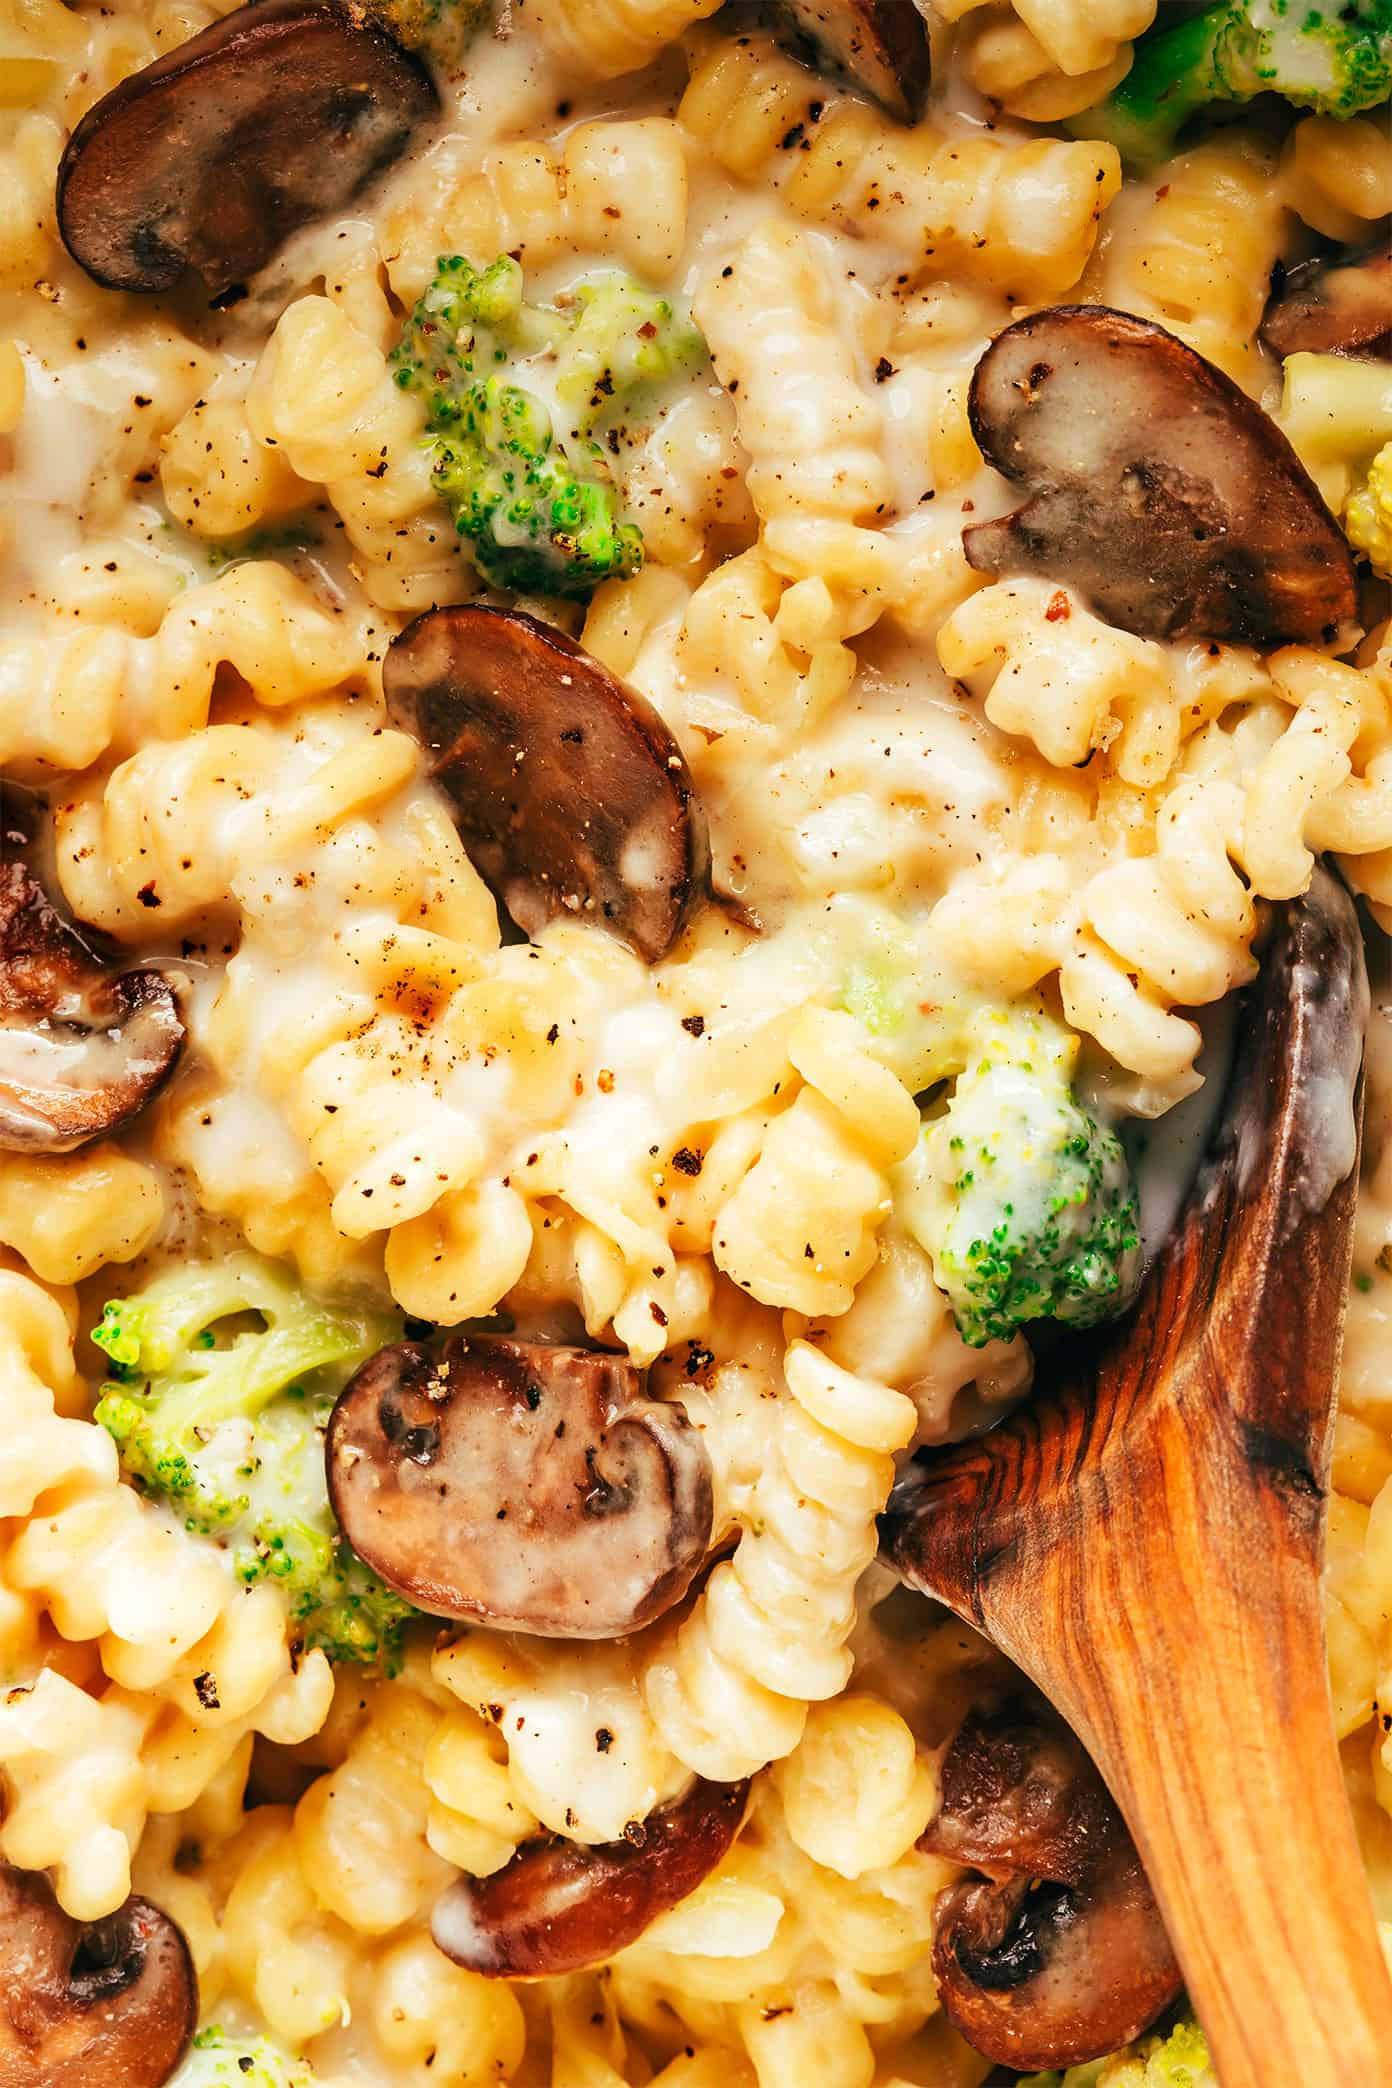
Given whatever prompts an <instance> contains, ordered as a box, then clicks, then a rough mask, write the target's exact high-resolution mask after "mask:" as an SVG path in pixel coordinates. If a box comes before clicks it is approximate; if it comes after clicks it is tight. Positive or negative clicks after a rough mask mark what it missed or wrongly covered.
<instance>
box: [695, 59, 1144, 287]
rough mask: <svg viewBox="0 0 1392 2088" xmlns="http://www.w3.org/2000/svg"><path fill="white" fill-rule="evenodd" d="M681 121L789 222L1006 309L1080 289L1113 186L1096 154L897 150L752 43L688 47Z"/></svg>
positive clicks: (1038, 142) (921, 138) (936, 146)
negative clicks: (878, 243)
mask: <svg viewBox="0 0 1392 2088" xmlns="http://www.w3.org/2000/svg"><path fill="white" fill-rule="evenodd" d="M694 55H695V61H696V62H695V65H694V68H693V71H692V76H691V84H690V86H689V87H688V89H687V92H686V95H685V98H684V99H683V101H682V105H681V111H680V114H681V120H682V122H683V123H684V124H685V125H686V127H687V128H688V130H690V131H692V132H693V133H694V134H695V135H696V137H698V138H699V139H700V140H701V142H702V144H704V145H705V146H706V148H707V149H708V150H709V151H710V152H711V153H712V154H713V155H714V157H715V158H716V159H717V160H718V162H719V164H720V165H721V166H722V167H724V168H726V169H727V170H728V171H729V172H730V173H732V174H734V175H737V176H738V177H739V178H740V179H741V180H744V181H763V182H766V183H769V182H772V183H776V185H777V187H778V192H779V195H780V198H781V199H782V200H783V201H784V202H785V203H786V205H787V207H789V208H790V209H791V210H792V211H793V212H794V214H795V215H796V216H798V217H801V218H807V219H810V220H811V221H812V222H814V223H834V224H844V225H846V226H847V227H848V228H850V229H852V230H854V231H857V232H860V233H862V234H865V235H873V237H874V238H876V239H882V240H884V241H886V242H887V243H888V244H889V245H890V246H891V247H892V249H893V250H894V251H895V253H896V254H897V255H898V256H899V257H900V258H901V260H902V262H903V263H904V265H906V266H908V267H909V268H911V269H913V270H915V271H921V272H922V273H923V274H924V275H926V276H957V277H959V278H961V277H965V279H966V280H967V281H969V282H980V283H983V284H986V285H988V286H989V287H991V288H993V289H1001V290H1006V291H1008V292H1009V293H1010V294H1011V295H1012V297H1014V298H1015V299H1017V300H1020V299H1028V300H1032V301H1041V302H1042V301H1044V300H1047V299H1048V298H1049V297H1051V296H1061V295H1062V293H1063V292H1064V291H1065V290H1068V289H1070V288H1071V287H1072V286H1073V284H1075V283H1076V282H1077V281H1078V279H1079V277H1080V276H1081V275H1082V273H1083V270H1084V268H1085V267H1086V265H1087V262H1088V258H1089V256H1090V254H1091V252H1092V248H1093V243H1094V241H1095V239H1096V237H1097V227H1098V222H1099V219H1100V216H1101V213H1102V212H1103V210H1105V209H1106V207H1107V205H1108V203H1110V202H1111V200H1112V198H1113V197H1114V196H1115V194H1116V192H1117V189H1118V187H1119V185H1120V168H1119V165H1118V162H1117V158H1116V154H1115V151H1114V149H1113V148H1112V147H1111V146H1109V145H1090V144H1068V143H1065V142H1063V141H1062V140H1058V139H1045V138H1039V139H1034V140H1030V141H1028V142H1026V143H1024V144H1019V145H1000V144H996V143H995V142H994V141H992V140H990V139H987V138H985V137H971V138H961V137H957V138H951V139H948V138H940V137H936V136H934V135H933V133H932V131H931V130H926V129H925V130H922V131H919V132H916V133H914V135H913V136H912V137H911V138H910V139H908V140H906V141H903V142H901V140H900V137H899V136H898V134H896V133H895V132H894V131H893V129H892V128H891V126H890V125H889V124H887V123H886V122H885V121H884V119H882V118H880V117H879V116H877V115H875V114H874V113H873V112H872V111H870V110H869V109H867V108H866V107H865V106H864V104H862V103H858V102H853V101H847V100H844V99H840V98H838V97H836V96H828V95H827V94H826V92H825V90H824V89H822V88H820V87H818V86H816V85H814V84H813V83H811V82H809V80H808V77H807V74H806V72H805V71H804V70H803V69H802V68H800V67H799V66H798V65H796V64H795V63H794V62H793V61H792V60H790V59H787V58H785V57H784V56H783V55H782V53H781V52H779V51H778V50H776V49H775V48H774V46H773V45H771V44H769V43H767V42H765V41H763V40H762V39H760V38H758V37H754V36H750V37H740V38H738V39H735V40H733V41H731V40H728V39H727V40H724V41H713V42H711V43H710V44H709V45H706V46H704V47H702V46H700V45H697V46H696V47H695V54H694Z"/></svg>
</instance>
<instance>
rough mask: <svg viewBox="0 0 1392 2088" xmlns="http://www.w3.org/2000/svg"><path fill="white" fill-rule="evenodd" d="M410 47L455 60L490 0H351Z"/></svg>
mask: <svg viewBox="0 0 1392 2088" xmlns="http://www.w3.org/2000/svg"><path fill="white" fill-rule="evenodd" d="M350 5H351V6H352V8H353V10H354V11H355V12H356V11H358V10H360V11H361V12H362V13H363V14H364V15H365V16H366V17H367V19H368V20H369V21H373V22H378V23H380V24H381V26H382V28H383V29H385V30H386V31H387V32H388V34H389V35H391V36H394V37H395V38H396V40H397V42H398V43H399V44H405V46H406V48H407V50H408V51H424V52H425V53H426V55H427V56H428V57H431V58H433V59H435V60H436V61H437V63H439V64H441V65H450V64H452V63H453V62H454V61H455V60H456V59H457V58H459V56H460V55H461V53H462V52H463V50H464V46H465V45H466V44H467V43H468V41H469V38H470V37H471V36H472V35H473V33H474V31H475V29H477V28H478V25H479V23H480V22H481V21H482V20H483V17H484V15H485V14H486V13H487V11H488V6H489V0H350Z"/></svg>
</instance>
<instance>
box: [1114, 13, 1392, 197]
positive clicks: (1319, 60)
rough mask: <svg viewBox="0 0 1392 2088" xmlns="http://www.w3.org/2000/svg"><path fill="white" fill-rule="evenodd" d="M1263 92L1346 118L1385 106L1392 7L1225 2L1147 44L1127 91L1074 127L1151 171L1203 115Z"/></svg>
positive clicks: (1390, 79) (1391, 71) (1390, 85)
mask: <svg viewBox="0 0 1392 2088" xmlns="http://www.w3.org/2000/svg"><path fill="white" fill-rule="evenodd" d="M1258 94H1280V95H1283V96H1284V97H1285V99H1286V100H1287V101H1290V102H1294V103H1296V104H1297V106H1298V107H1300V108H1302V109H1317V110H1318V111H1319V112H1320V113H1321V114H1322V115H1325V116H1339V117H1348V116H1356V115H1358V114H1359V112H1360V111H1361V110H1363V109H1371V108H1373V107H1375V106H1376V104H1377V103H1378V102H1382V101H1386V99H1387V97H1388V95H1389V94H1392V0H1223V4H1222V5H1221V6H1218V7H1212V8H1208V9H1206V10H1205V11H1204V12H1203V13H1202V14H1199V15H1194V16H1191V17H1189V18H1188V19H1187V20H1184V21H1180V22H1178V23H1176V24H1174V25H1173V26H1172V27H1162V28H1158V29H1153V30H1151V32H1150V33H1149V35H1147V36H1143V37H1142V38H1141V40H1140V42H1139V43H1138V44H1137V45H1136V55H1135V61H1134V63H1133V64H1132V67H1131V70H1130V72H1129V73H1128V74H1127V76H1126V78H1125V79H1124V80H1123V81H1122V83H1121V85H1120V86H1119V87H1117V88H1115V89H1114V90H1113V92H1112V93H1111V94H1110V95H1109V96H1108V98H1107V100H1106V101H1104V102H1102V103H1100V104H1099V106H1098V107H1096V108H1094V109H1089V110H1087V111H1086V112H1085V114H1084V115H1082V116H1081V117H1079V118H1077V119H1076V122H1075V128H1077V129H1078V130H1079V131H1080V132H1082V134H1084V135H1085V136H1087V137H1093V138H1097V137H1100V138H1110V139H1111V141H1112V142H1113V143H1114V144H1115V145H1117V146H1119V147H1120V149H1121V151H1122V152H1123V153H1124V154H1125V155H1126V157H1127V158H1129V159H1132V160H1136V161H1140V162H1142V163H1144V162H1146V161H1151V160H1155V159H1158V158H1161V157H1163V155H1164V154H1166V153H1167V152H1169V151H1170V150H1171V149H1172V148H1173V146H1174V142H1175V139H1176V138H1177V137H1178V135H1179V133H1180V131H1181V130H1182V129H1183V128H1184V125H1185V124H1186V123H1187V122H1188V121H1189V119H1190V117H1191V116H1194V115H1196V114H1197V113H1198V111H1199V110H1200V109H1204V108H1207V107H1208V106H1209V105H1210V104H1211V103H1213V102H1245V101H1251V100H1252V98H1253V97H1254V96H1255V95H1258Z"/></svg>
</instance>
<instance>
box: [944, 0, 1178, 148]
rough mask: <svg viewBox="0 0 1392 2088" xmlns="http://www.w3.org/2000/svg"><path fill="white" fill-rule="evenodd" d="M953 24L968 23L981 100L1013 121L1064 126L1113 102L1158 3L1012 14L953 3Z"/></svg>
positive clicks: (1066, 0) (971, 66)
mask: <svg viewBox="0 0 1392 2088" xmlns="http://www.w3.org/2000/svg"><path fill="white" fill-rule="evenodd" d="M942 12H943V13H944V14H945V15H946V16H947V18H948V19H949V20H953V21H963V20H965V22H966V28H965V30H964V33H963V34H964V55H965V58H966V66H967V72H968V76H969V78H970V79H971V82H972V85H973V86H974V87H975V88H976V89H977V91H978V93H980V94H984V95H985V96H986V97H987V98H988V100H990V101H993V102H996V103H998V104H999V106H1000V107H1001V108H1003V109H1006V110H1008V111H1009V113H1010V114H1011V115H1012V116H1019V117H1023V118H1024V119H1026V120H1027V121H1028V122H1031V123H1057V122H1061V121H1062V120H1063V119H1064V118H1065V117H1068V116H1076V115H1079V114H1080V113H1081V112H1082V111H1083V110H1085V109H1090V108H1092V107H1094V106H1095V104H1096V103H1098V102H1100V101H1102V100H1104V99H1105V97H1106V96H1107V95H1108V94H1110V93H1111V91H1112V89H1113V88H1114V87H1116V86H1118V85H1119V84H1120V83H1121V81H1122V80H1124V79H1125V78H1126V75H1127V73H1128V72H1129V71H1130V69H1131V39H1132V38H1133V37H1136V36H1139V35H1141V34H1142V33H1143V32H1144V31H1145V30H1146V29H1148V28H1149V27H1150V25H1151V23H1152V22H1153V21H1154V19H1155V0H1110V4H1109V5H1106V6H1102V7H1093V6H1080V5H1077V4H1074V0H1052V4H1046V5H1043V6H1040V5H1037V4H1035V0H1024V4H1017V5H1015V6H1013V7H1010V8H1002V7H996V6H989V5H986V4H985V0H976V4H971V0H968V4H967V5H966V6H964V5H962V0H948V5H947V6H946V7H945V8H944V9H943V10H942Z"/></svg>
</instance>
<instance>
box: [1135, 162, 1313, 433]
mask: <svg viewBox="0 0 1392 2088" xmlns="http://www.w3.org/2000/svg"><path fill="white" fill-rule="evenodd" d="M1134 201H1135V208H1134V210H1133V211H1132V212H1131V214H1130V218H1129V221H1128V222H1127V223H1126V224H1125V225H1124V226H1118V227H1117V228H1116V231H1115V236H1114V237H1113V238H1112V239H1111V241H1110V242H1109V244H1108V245H1107V247H1106V250H1105V252H1104V253H1103V255H1102V259H1101V264H1100V269H1099V277H1100V288H1101V293H1102V297H1103V300H1104V301H1105V302H1106V303H1108V304H1113V305H1119V306H1120V307H1121V308H1122V309H1123V310H1124V311H1128V312H1138V313H1140V315H1141V316H1142V317H1143V318H1146V319H1157V320H1159V322H1160V324H1161V325H1162V326H1166V327H1168V328H1169V329H1170V331H1171V332H1172V333H1177V334H1178V335H1179V337H1180V339H1181V340H1184V341H1187V342H1188V343H1189V346H1190V347H1191V348H1196V349H1197V350H1198V352H1199V354H1200V355H1203V356H1206V357H1207V359H1208V360H1209V362H1212V363H1216V364H1217V365H1218V367H1219V369H1221V370H1226V372H1227V373H1228V375H1229V376H1230V377H1233V378H1236V380H1237V382H1238V383H1239V384H1241V385H1243V386H1245V388H1246V389H1247V390H1248V391H1252V392H1257V391H1259V390H1260V388H1261V386H1262V383H1263V382H1264V379H1265V365H1264V361H1263V358H1262V356H1261V352H1260V350H1259V348H1258V345H1257V339H1256V335H1257V328H1258V327H1259V325H1260V324H1261V319H1262V314H1263V313H1264V311H1265V310H1266V301H1267V296H1268V286H1269V284H1270V281H1271V271H1272V268H1273V267H1274V265H1275V263H1276V261H1277V259H1278V258H1279V256H1280V254H1281V251H1282V247H1283V243H1284V241H1285V238H1286V227H1287V214H1286V205H1285V201H1284V198H1283V194H1282V187H1281V184H1280V182H1278V181H1277V180H1276V179H1275V169H1274V167H1273V164H1272V159H1271V155H1270V154H1269V153H1268V152H1267V151H1266V150H1265V149H1264V148H1263V147H1262V146H1261V145H1259V144H1257V143H1255V142H1253V141H1250V140H1246V139H1244V138H1243V137H1242V136H1241V135H1240V134H1239V135H1238V136H1237V137H1236V138H1235V139H1234V140H1233V141H1232V142H1228V141H1224V142H1221V143H1213V144H1205V145H1199V146H1196V147H1195V149H1194V150H1193V151H1192V152H1189V153H1186V154H1184V155H1183V157H1182V158H1180V159H1178V160H1176V161H1174V162H1173V163H1172V164H1171V165H1170V166H1169V167H1168V168H1167V169H1166V175H1165V180H1164V181H1163V182H1161V183H1160V184H1158V185H1157V186H1155V187H1154V188H1153V189H1152V191H1151V192H1150V194H1149V195H1147V196H1144V197H1138V198H1136V199H1134Z"/></svg>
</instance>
